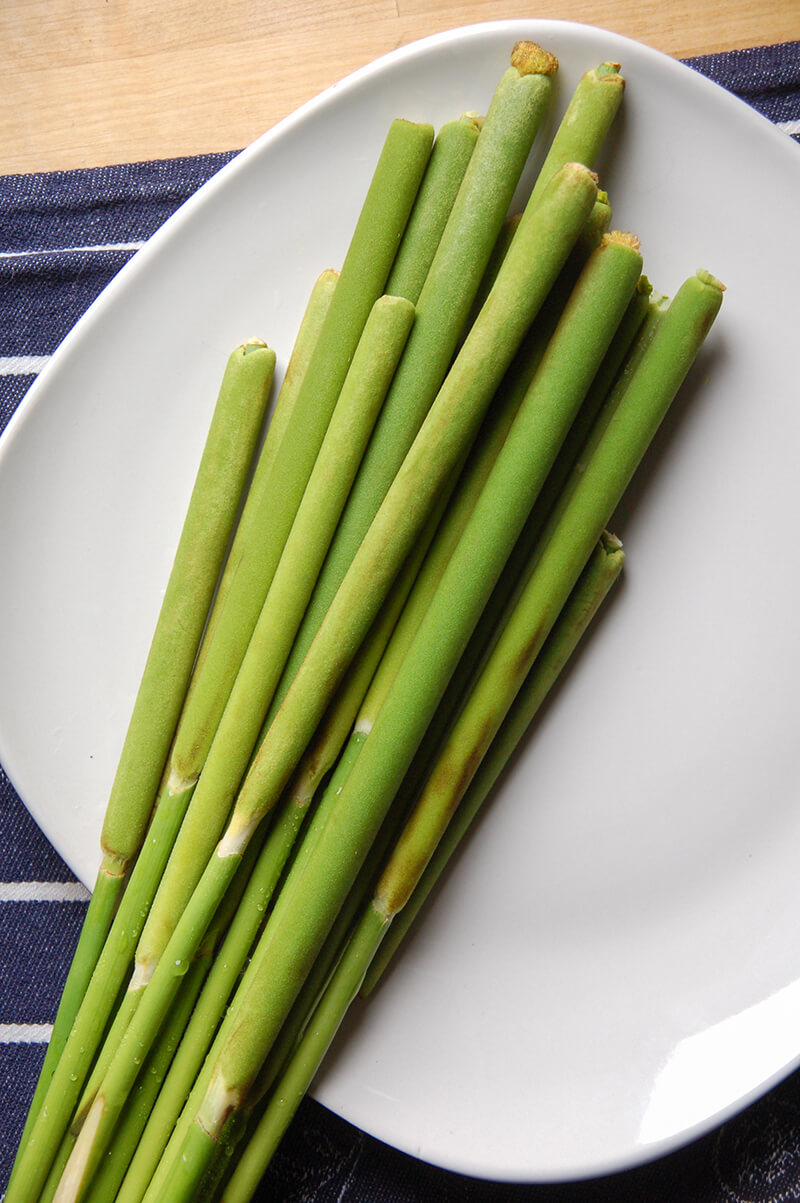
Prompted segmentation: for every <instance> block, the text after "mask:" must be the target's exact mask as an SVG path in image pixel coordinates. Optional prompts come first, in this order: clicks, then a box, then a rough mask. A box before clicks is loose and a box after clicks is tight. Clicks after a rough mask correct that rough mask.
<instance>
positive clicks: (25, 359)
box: [0, 355, 52, 376]
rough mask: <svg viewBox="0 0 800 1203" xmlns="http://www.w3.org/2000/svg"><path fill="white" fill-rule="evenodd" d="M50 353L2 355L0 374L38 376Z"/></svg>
mask: <svg viewBox="0 0 800 1203" xmlns="http://www.w3.org/2000/svg"><path fill="white" fill-rule="evenodd" d="M51 358H52V357H51V356H50V355H0V376H36V375H37V374H38V373H39V372H41V370H42V368H43V367H44V365H45V364H46V363H49V362H50V359H51Z"/></svg>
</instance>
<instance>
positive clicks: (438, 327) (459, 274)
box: [268, 43, 557, 721]
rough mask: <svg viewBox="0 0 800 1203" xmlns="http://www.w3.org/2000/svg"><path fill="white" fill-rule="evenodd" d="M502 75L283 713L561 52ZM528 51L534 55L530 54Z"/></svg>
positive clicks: (474, 280)
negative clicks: (556, 57) (556, 58)
mask: <svg viewBox="0 0 800 1203" xmlns="http://www.w3.org/2000/svg"><path fill="white" fill-rule="evenodd" d="M521 45H522V46H523V47H527V51H525V50H521V51H520V54H519V55H518V56H516V57H515V58H512V66H511V67H509V69H508V70H507V71H506V72H505V74H504V75H503V77H502V79H501V80H500V82H499V83H498V86H497V89H496V91H495V94H494V96H493V98H492V101H491V104H490V105H489V110H488V112H487V114H486V118H485V120H484V122H483V125H482V127H481V131H480V134H479V135H478V140H477V143H476V144H475V149H474V151H473V154H472V157H471V158H470V161H469V164H468V166H467V170H466V172H465V175H464V181H463V183H462V186H461V188H460V189H459V192H458V195H457V197H456V200H455V202H454V204H453V208H452V211H451V213H450V217H449V219H448V222H447V225H446V226H445V229H444V233H443V234H442V237H441V240H440V242H439V244H438V246H437V248H436V254H435V256H434V258H433V261H432V263H431V266H430V270H429V272H428V275H427V277H426V279H425V283H424V285H423V288H422V291H421V293H420V294H419V298H418V301H417V317H416V321H415V323H414V329H413V331H412V332H411V337H410V338H409V340H408V346H407V347H406V352H405V355H404V356H403V361H402V363H401V364H400V367H399V370H398V372H397V376H396V377H395V380H394V382H393V384H392V388H391V389H390V391H389V396H388V397H387V399H386V404H385V405H384V408H383V412H382V414H381V417H380V419H379V421H378V423H377V426H376V429H375V434H374V436H373V439H372V442H371V444H370V446H369V448H368V450H367V454H366V456H365V457H364V462H363V464H362V466H361V471H360V472H359V475H358V479H357V481H356V483H355V486H354V489H353V492H352V495H351V497H350V499H349V501H348V504H347V507H346V509H345V512H344V514H343V515H342V521H341V523H340V525H339V529H338V530H337V532H336V536H335V538H334V540H333V543H332V544H331V549H330V551H329V553H328V558H327V560H326V561H325V565H324V567H323V570H322V573H321V575H320V579H319V582H318V584H317V588H316V589H315V591H314V596H313V597H312V599H311V602H310V605H309V607H308V611H307V613H306V616H305V618H304V620H303V623H302V626H301V628H300V631H299V633H298V636H297V640H296V642H295V646H294V648H293V650H292V654H291V656H290V657H289V661H288V663H287V666H286V670H285V672H284V674H283V678H282V680H281V683H280V685H279V687H278V690H277V692H276V696H275V702H274V703H273V707H272V710H271V712H270V715H269V719H268V721H271V720H272V719H273V718H274V717H275V714H276V713H277V709H278V706H279V705H280V703H281V702H282V700H283V698H284V697H285V696H286V693H287V690H288V688H289V686H290V684H291V682H292V681H293V680H294V678H295V676H296V674H297V671H298V669H299V668H300V665H301V663H302V661H303V658H304V656H305V654H306V652H307V651H308V649H309V647H310V646H311V642H312V640H313V638H314V636H315V634H316V632H317V630H318V629H319V626H320V623H321V622H322V619H323V617H324V615H325V614H326V613H327V611H328V608H329V606H330V604H331V601H332V600H333V597H334V594H335V593H336V590H337V589H338V588H339V585H340V583H341V581H342V579H343V578H344V575H345V573H346V572H347V569H348V567H349V566H350V563H351V562H352V559H353V556H354V555H355V552H356V550H357V548H358V547H359V545H360V543H361V540H362V539H363V537H364V535H365V533H366V531H367V529H368V528H369V525H370V523H371V522H372V520H373V518H374V516H375V514H376V513H377V510H378V507H379V506H380V504H381V502H382V501H383V498H384V497H385V495H386V493H387V491H388V489H389V486H390V484H391V482H392V480H393V479H394V477H395V475H396V473H397V472H398V470H399V468H400V465H401V463H402V462H403V459H404V457H405V455H406V453H407V452H408V449H409V447H410V446H411V444H412V442H413V440H414V438H415V436H416V434H417V432H418V430H419V428H420V426H421V425H422V422H423V420H424V418H425V415H426V413H427V412H428V410H429V408H430V406H431V404H432V402H433V400H434V398H435V397H436V394H437V392H438V391H439V388H440V386H441V384H442V381H443V380H444V378H445V375H446V374H447V371H448V369H449V367H450V363H451V360H452V357H453V353H454V351H455V350H456V347H457V345H458V341H459V338H460V337H461V336H462V334H463V331H464V326H465V323H466V320H467V317H468V315H469V312H470V307H471V305H472V302H473V299H474V297H475V293H476V291H477V289H478V287H479V285H480V282H481V279H482V277H483V274H484V271H485V269H486V265H487V263H488V261H489V258H490V256H491V253H492V248H493V246H494V244H495V240H496V238H497V235H498V233H499V231H500V228H501V226H502V224H503V220H504V218H505V216H506V212H507V210H508V206H509V204H510V203H511V198H512V196H513V194H514V191H515V190H516V187H517V183H518V181H519V178H520V175H521V174H522V169H523V167H524V165H525V162H526V160H527V158H528V155H529V153H530V149H531V146H532V145H533V141H534V138H535V136H536V133H537V131H538V129H539V127H540V125H541V122H542V119H543V117H544V113H545V111H546V108H547V105H548V102H549V100H550V96H551V94H552V75H553V73H554V72H555V70H556V66H557V64H556V62H555V60H554V59H553V57H552V55H549V54H547V52H546V51H543V50H542V49H541V48H540V47H536V46H533V44H532V43H522V44H521ZM526 55H527V56H526Z"/></svg>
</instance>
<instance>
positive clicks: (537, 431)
mask: <svg viewBox="0 0 800 1203" xmlns="http://www.w3.org/2000/svg"><path fill="white" fill-rule="evenodd" d="M570 170H571V171H574V172H583V171H585V169H582V168H581V169H579V168H576V167H572V168H571V169H570ZM533 212H534V214H537V213H541V208H540V207H538V206H537V207H536V208H535V209H534V210H533ZM587 213H588V209H587ZM523 228H524V226H523V225H522V224H521V225H520V229H519V231H518V234H517V238H516V239H515V241H514V243H513V244H512V249H511V251H510V252H509V256H508V257H507V259H506V262H505V264H504V265H503V268H502V269H501V272H500V275H499V276H498V282H497V284H496V285H495V290H496V289H497V287H498V284H499V282H500V280H501V279H502V278H503V274H504V272H505V270H506V268H507V267H508V264H509V263H510V262H511V258H512V256H513V254H514V249H515V248H516V247H517V246H519V245H520V243H521V240H522V231H523ZM640 270H641V258H640V256H639V254H638V251H637V250H636V249H635V247H633V246H632V245H630V243H629V241H628V240H624V241H621V240H619V239H611V238H609V239H607V240H606V241H604V244H603V245H602V246H601V247H600V248H598V250H597V251H596V252H595V254H594V255H593V256H592V259H591V260H590V262H589V264H588V265H587V268H586V269H585V272H584V273H583V275H582V277H581V281H580V282H579V285H578V286H577V287H576V289H575V291H574V294H573V299H574V303H572V302H571V303H570V305H569V306H568V309H567V311H565V315H564V317H563V319H562V322H561V323H560V324H559V329H558V331H557V333H556V335H555V336H554V338H553V340H552V341H551V347H550V350H549V352H548V354H547V355H546V356H545V359H544V360H543V362H542V365H541V368H540V371H539V373H537V377H536V380H535V386H532V387H531V389H529V390H528V393H527V394H526V398H525V401H524V402H523V404H522V406H521V407H520V410H519V412H518V414H517V418H516V420H515V422H514V424H513V426H512V428H511V430H510V432H509V435H508V437H507V439H506V442H505V444H504V446H503V449H502V451H501V453H500V455H499V456H498V459H497V461H496V464H495V467H494V469H493V471H492V473H491V475H490V477H489V479H488V481H487V482H486V486H485V487H484V489H483V491H482V493H481V496H480V499H479V501H478V504H477V505H476V506H475V509H474V510H473V513H472V515H471V518H470V521H469V523H468V524H467V527H466V529H465V531H464V533H463V535H462V538H461V540H460V541H459V544H458V547H457V549H456V551H455V553H454V554H453V556H452V557H451V559H450V562H449V564H448V566H447V569H446V571H445V574H444V576H443V578H442V582H441V585H440V587H439V589H438V590H437V593H436V595H435V597H434V599H433V601H432V603H431V605H430V607H429V608H428V611H427V613H426V615H425V619H424V620H423V623H422V625H421V626H420V628H419V631H418V632H417V636H416V638H415V640H414V643H413V645H412V647H411V649H410V651H409V654H408V656H407V657H406V659H405V661H404V663H403V665H402V667H401V668H400V670H399V671H398V673H397V675H396V677H395V680H394V684H393V687H392V690H391V691H390V693H389V695H388V696H387V698H386V699H385V701H384V703H383V705H382V707H381V710H380V712H379V714H378V716H377V719H376V722H375V725H374V727H373V728H372V731H371V732H370V735H369V736H368V737H367V739H366V740H365V743H364V746H363V747H362V749H361V752H360V754H359V756H358V759H357V760H356V762H355V765H354V767H353V769H352V770H351V772H350V775H349V777H348V779H347V781H346V783H345V785H344V787H343V789H342V791H341V794H340V796H339V800H338V805H337V806H336V808H335V809H334V811H333V812H332V814H331V816H330V818H329V820H328V823H327V824H326V826H325V828H324V830H323V831H322V832H321V833H320V836H319V839H318V841H317V843H316V845H315V847H314V848H313V849H312V851H311V855H310V857H309V859H308V861H307V863H306V865H305V866H304V868H303V871H302V872H301V873H300V874H299V876H298V878H297V880H296V881H295V882H294V883H293V885H292V887H291V888H286V889H284V890H283V891H282V892H281V895H280V898H279V899H278V901H277V903H276V906H275V909H274V911H273V914H272V916H271V918H270V920H269V922H268V923H267V927H266V928H265V932H264V935H263V936H262V939H261V941H260V945H259V949H258V950H257V952H256V954H255V956H254V958H253V961H252V962H251V967H250V969H249V970H248V973H247V974H246V975H245V979H244V982H243V986H242V988H241V989H240V991H239V992H238V994H237V999H235V1000H234V1004H233V1007H232V1010H231V1012H230V1013H229V1017H228V1019H229V1020H230V1022H228V1020H226V1025H225V1026H226V1027H227V1028H228V1033H229V1034H228V1036H227V1039H226V1042H225V1044H224V1046H223V1048H222V1051H221V1053H220V1055H219V1057H218V1058H217V1061H216V1064H215V1067H214V1070H213V1073H212V1077H211V1081H210V1084H209V1087H208V1090H207V1092H206V1095H205V1098H204V1100H203V1102H202V1104H201V1106H200V1108H199V1110H198V1112H197V1116H196V1120H195V1123H194V1128H195V1130H196V1132H197V1133H200V1134H201V1137H202V1139H201V1140H198V1138H197V1136H196V1135H195V1133H192V1136H191V1140H190V1141H187V1143H186V1144H185V1146H184V1149H183V1151H182V1153H181V1155H180V1158H179V1160H180V1159H182V1158H183V1156H184V1154H185V1155H186V1156H189V1154H190V1151H191V1157H192V1163H191V1169H190V1168H189V1167H188V1166H187V1167H186V1170H187V1174H189V1173H190V1172H191V1174H194V1175H201V1174H202V1172H203V1171H204V1169H205V1168H206V1166H207V1164H208V1162H209V1161H210V1159H211V1158H212V1157H213V1153H214V1147H215V1144H216V1141H217V1140H218V1138H219V1136H220V1133H221V1131H222V1128H223V1127H224V1124H225V1122H226V1121H227V1118H228V1115H229V1114H230V1112H231V1111H234V1110H236V1109H237V1108H238V1107H239V1106H241V1101H242V1100H243V1099H246V1096H247V1092H248V1090H249V1088H250V1086H251V1085H252V1082H253V1080H254V1078H255V1077H256V1075H257V1074H258V1071H259V1069H260V1067H261V1065H262V1064H263V1061H264V1060H265V1058H266V1056H267V1054H268V1052H269V1050H270V1048H271V1047H272V1045H273V1043H274V1040H275V1037H276V1036H277V1034H278V1032H279V1030H280V1027H281V1026H282V1024H283V1022H284V1020H285V1019H286V1016H287V1013H288V1011H289V1008H290V1007H291V1004H292V1002H293V1001H294V998H295V997H296V995H297V993H298V991H299V988H300V985H301V984H302V981H303V980H304V978H305V977H306V975H307V974H308V972H309V970H310V968H311V966H312V964H313V961H314V959H315V958H316V956H317V955H318V954H319V951H320V949H321V947H322V944H323V942H324V940H325V937H326V935H327V933H328V931H329V930H330V927H331V925H332V923H333V921H334V919H335V916H336V913H337V911H338V910H339V908H340V907H341V905H342V903H343V901H344V899H345V897H346V895H347V893H348V891H349V890H350V888H351V887H352V885H353V882H354V879H355V876H356V874H357V872H358V868H359V866H360V864H361V863H362V862H363V859H364V857H365V855H366V853H367V852H368V850H369V847H370V845H371V843H372V840H373V839H374V837H375V834H376V832H377V830H378V828H379V826H380V824H381V822H382V821H383V818H384V817H385V814H386V811H387V809H388V806H389V804H390V803H391V801H392V798H393V797H394V794H395V792H396V791H397V789H398V788H399V786H400V784H401V782H402V779H403V776H404V775H405V773H406V771H407V769H408V767H409V765H410V762H411V759H412V758H413V755H414V753H415V751H416V749H417V747H418V745H419V742H420V739H421V738H422V735H423V734H424V731H425V728H426V727H427V725H428V723H429V721H430V718H431V716H432V713H433V711H434V709H435V707H436V705H437V703H438V701H439V700H440V698H441V695H442V692H443V690H444V687H445V686H446V682H447V679H448V677H449V675H450V674H451V673H452V671H453V668H454V666H455V664H456V663H457V661H458V658H459V657H460V655H461V653H462V652H463V650H464V646H465V644H466V641H467V639H468V637H469V634H470V632H471V630H472V628H473V627H474V625H475V623H476V622H477V620H478V618H479V616H480V613H481V610H482V608H483V605H484V604H485V601H486V598H487V597H488V594H489V592H490V590H491V588H492V585H493V583H494V581H495V580H496V578H497V575H498V574H499V572H500V570H501V568H502V565H503V563H504V561H505V558H506V556H507V555H508V554H509V552H510V550H511V548H512V547H513V544H514V541H515V539H516V537H517V534H518V533H519V529H520V527H521V525H522V523H523V522H524V520H525V517H526V515H527V512H528V511H529V509H530V506H531V505H532V503H533V500H534V498H535V496H536V493H537V491H538V489H539V488H540V487H541V483H542V482H543V480H544V478H545V475H546V473H547V470H548V468H549V465H550V463H551V462H552V459H553V457H554V456H555V454H556V453H557V450H558V447H559V445H560V443H561V441H562V439H563V437H564V433H565V431H566V429H568V426H569V423H570V421H571V419H572V416H573V415H574V413H575V411H576V409H577V407H578V405H579V404H580V401H581V399H582V397H583V395H584V393H585V391H586V389H587V388H588V385H589V383H590V381H591V379H592V377H593V375H594V373H595V371H596V370H597V367H598V365H599V362H600V360H601V359H602V356H603V354H604V352H605V350H606V348H607V346H608V343H609V342H610V340H611V337H612V334H613V331H614V329H615V328H616V325H617V324H618V322H619V320H620V318H621V316H622V314H623V312H624V310H625V307H626V305H627V302H628V300H629V298H630V296H631V295H632V292H633V289H634V287H635V284H636V280H637V279H638V276H639V273H640ZM494 295H495V292H494V291H493V293H492V294H490V298H489V301H487V304H486V305H485V306H484V309H483V311H482V314H481V318H480V319H479V321H483V320H484V318H485V315H486V314H487V311H490V310H491V307H492V305H491V302H492V297H493V296H494ZM473 335H474V331H473ZM473 335H471V336H470V340H471V339H472V337H473ZM470 340H468V341H467V343H466V344H465V349H466V348H467V347H468V346H469V344H470ZM462 354H463V352H462ZM240 801H241V797H240ZM223 843H224V841H223ZM267 984H268V985H267ZM265 991H266V996H265ZM245 1033H246V1037H245ZM197 1180H199V1179H197ZM182 1197H187V1196H185V1195H184V1196H182Z"/></svg>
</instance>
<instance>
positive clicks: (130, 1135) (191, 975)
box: [87, 950, 211, 1203]
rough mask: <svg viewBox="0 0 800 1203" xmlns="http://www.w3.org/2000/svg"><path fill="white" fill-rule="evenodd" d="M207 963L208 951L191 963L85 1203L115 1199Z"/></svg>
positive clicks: (197, 992)
mask: <svg viewBox="0 0 800 1203" xmlns="http://www.w3.org/2000/svg"><path fill="white" fill-rule="evenodd" d="M210 961H211V951H210V950H209V951H208V952H207V953H206V954H205V955H201V956H198V957H196V958H195V960H194V961H193V962H192V965H191V967H190V969H189V971H188V973H187V974H186V980H185V982H184V985H183V987H182V989H181V991H180V993H179V994H178V996H177V998H176V999H175V1002H174V1003H173V1005H172V1007H171V1008H170V1012H169V1015H168V1017H167V1022H166V1024H165V1025H164V1028H163V1030H162V1031H161V1033H160V1035H159V1038H158V1040H157V1041H156V1043H155V1045H154V1046H153V1049H152V1052H151V1053H150V1056H149V1057H148V1058H147V1060H146V1061H145V1063H144V1065H143V1067H142V1072H141V1073H140V1074H139V1078H138V1080H137V1083H136V1089H135V1090H134V1092H133V1093H132V1094H131V1096H130V1098H129V1099H128V1101H127V1103H126V1104H125V1108H124V1110H123V1112H122V1116H121V1119H120V1124H119V1128H118V1129H117V1134H116V1136H115V1138H114V1149H113V1153H112V1154H109V1155H108V1156H107V1157H106V1159H105V1161H104V1162H103V1164H102V1165H101V1167H100V1170H99V1171H98V1173H97V1175H96V1177H95V1179H94V1182H93V1183H92V1187H91V1189H90V1191H89V1193H88V1195H87V1203H109V1200H111V1199H116V1198H117V1197H118V1196H117V1191H118V1190H119V1187H120V1185H121V1183H122V1179H123V1177H124V1175H125V1171H126V1169H127V1166H128V1164H129V1163H130V1161H131V1158H132V1157H133V1155H134V1152H135V1150H136V1147H137V1145H138V1142H139V1138H140V1136H141V1134H142V1132H143V1130H144V1127H145V1124H146V1123H147V1119H148V1116H149V1115H150V1113H151V1110H152V1108H153V1105H154V1103H155V1101H156V1097H157V1095H158V1092H159V1090H160V1089H161V1084H162V1082H163V1081H164V1079H165V1077H166V1075H167V1072H168V1070H169V1067H170V1064H171V1062H172V1059H173V1057H174V1055H175V1050H176V1048H177V1046H178V1042H179V1041H180V1039H181V1034H182V1033H183V1031H184V1029H185V1027H186V1024H187V1023H188V1022H189V1018H190V1016H191V1014H192V1010H193V1008H194V1005H195V1002H196V1001H197V997H198V995H199V993H200V990H201V988H202V985H203V981H204V979H205V977H206V974H207V973H208V969H209V964H210Z"/></svg>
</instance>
